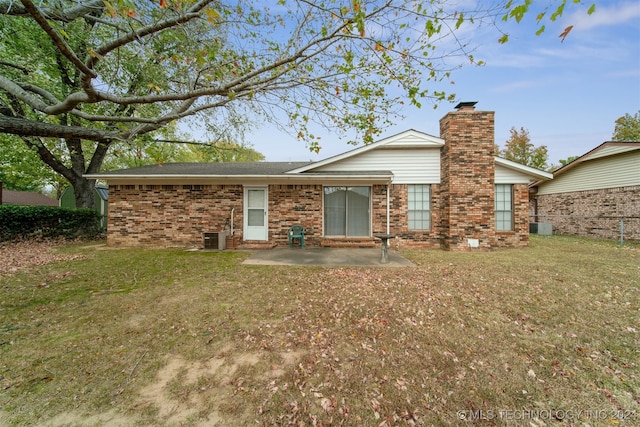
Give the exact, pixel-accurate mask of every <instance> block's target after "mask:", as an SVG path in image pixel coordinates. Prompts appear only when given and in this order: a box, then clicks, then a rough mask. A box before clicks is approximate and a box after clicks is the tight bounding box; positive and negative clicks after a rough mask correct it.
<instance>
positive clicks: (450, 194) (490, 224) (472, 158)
mask: <svg viewBox="0 0 640 427" xmlns="http://www.w3.org/2000/svg"><path fill="white" fill-rule="evenodd" d="M475 104H476V103H475V102H461V103H459V104H458V105H457V106H456V111H452V112H450V113H448V114H447V115H445V116H444V117H443V118H442V119H440V137H441V138H442V139H444V141H445V144H444V147H443V148H442V151H441V154H440V156H441V158H440V165H441V166H440V167H441V191H442V215H441V220H440V234H441V246H442V248H443V249H447V250H458V251H462V250H473V249H475V248H481V249H489V248H491V246H492V243H493V241H494V240H495V219H494V194H495V188H494V177H495V159H494V144H495V142H494V112H493V111H476V109H475Z"/></svg>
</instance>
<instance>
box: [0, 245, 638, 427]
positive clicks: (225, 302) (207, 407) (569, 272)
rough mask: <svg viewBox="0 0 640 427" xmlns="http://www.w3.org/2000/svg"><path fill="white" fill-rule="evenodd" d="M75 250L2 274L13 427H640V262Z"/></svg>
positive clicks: (0, 370) (3, 357) (581, 250)
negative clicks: (395, 262)
mask: <svg viewBox="0 0 640 427" xmlns="http://www.w3.org/2000/svg"><path fill="white" fill-rule="evenodd" d="M57 253H58V254H60V255H72V256H74V257H75V258H76V259H70V260H62V261H57V262H53V263H49V264H45V265H38V266H34V267H31V268H28V269H26V270H20V271H17V272H10V273H6V272H5V273H3V274H2V275H0V288H1V289H0V292H1V294H0V424H1V425H21V426H22V425H45V426H76V425H78V426H91V425H113V426H132V425H141V426H150V425H154V426H163V425H164V426H182V425H185V426H200V425H201V426H211V425H216V424H217V425H220V426H247V425H258V426H260V425H265V426H269V425H296V426H297V425H303V426H306V425H322V426H329V425H344V426H392V425H398V426H402V425H409V426H413V425H425V426H431V425H434V426H472V425H473V426H476V425H477V426H494V425H509V426H549V425H567V426H569V425H576V426H582V425H590V426H601V425H602V426H605V425H623V426H637V425H640V366H639V365H640V248H639V247H638V246H631V247H628V246H627V247H624V248H619V247H617V246H615V244H613V243H609V242H598V241H592V240H584V239H574V238H566V237H550V238H540V237H534V238H532V242H531V246H530V247H529V248H527V249H523V250H502V251H496V252H489V253H451V252H442V251H437V250H435V251H434V250H411V251H406V252H404V253H403V255H404V256H405V257H407V258H408V259H410V260H411V261H413V262H414V263H415V264H416V268H406V269H397V268H389V269H385V268H329V267H288V266H245V265H241V264H240V263H241V262H242V260H243V259H245V258H246V257H247V256H248V254H247V253H244V252H231V251H226V252H186V251H179V250H141V249H136V250H134V249H107V248H105V247H103V246H99V245H90V246H83V245H70V246H65V247H62V248H61V249H59V250H58V252H57ZM78 255H81V257H78Z"/></svg>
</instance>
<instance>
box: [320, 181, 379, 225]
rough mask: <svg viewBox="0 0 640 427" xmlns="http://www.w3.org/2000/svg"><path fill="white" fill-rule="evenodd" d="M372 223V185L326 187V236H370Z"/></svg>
mask: <svg viewBox="0 0 640 427" xmlns="http://www.w3.org/2000/svg"><path fill="white" fill-rule="evenodd" d="M370 224H371V188H370V187H324V234H325V236H346V237H361V236H369V235H370V232H369V230H370Z"/></svg>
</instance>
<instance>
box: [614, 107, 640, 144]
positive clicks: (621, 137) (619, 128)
mask: <svg viewBox="0 0 640 427" xmlns="http://www.w3.org/2000/svg"><path fill="white" fill-rule="evenodd" d="M611 139H612V140H613V141H640V110H638V112H637V113H635V114H634V115H633V116H632V115H631V114H629V113H627V114H625V115H624V116H622V117H620V118H618V120H616V125H615V128H614V130H613V136H612V137H611Z"/></svg>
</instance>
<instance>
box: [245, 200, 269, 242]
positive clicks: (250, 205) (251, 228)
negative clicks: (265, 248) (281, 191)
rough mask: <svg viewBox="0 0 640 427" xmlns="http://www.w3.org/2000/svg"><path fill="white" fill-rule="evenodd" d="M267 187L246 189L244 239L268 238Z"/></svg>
mask: <svg viewBox="0 0 640 427" xmlns="http://www.w3.org/2000/svg"><path fill="white" fill-rule="evenodd" d="M267 200H268V198H267V189H266V188H265V187H245V189H244V233H243V234H244V240H268V236H269V226H268V221H267V219H268V218H267Z"/></svg>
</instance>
